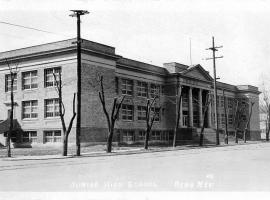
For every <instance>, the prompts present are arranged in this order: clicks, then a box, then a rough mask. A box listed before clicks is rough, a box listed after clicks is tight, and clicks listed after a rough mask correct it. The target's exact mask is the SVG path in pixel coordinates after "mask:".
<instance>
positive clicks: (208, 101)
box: [199, 94, 211, 146]
mask: <svg viewBox="0 0 270 200" xmlns="http://www.w3.org/2000/svg"><path fill="white" fill-rule="evenodd" d="M210 102H211V101H210V94H208V95H207V96H206V101H205V104H204V109H203V117H202V119H203V125H202V128H201V132H200V143H199V146H203V138H204V134H203V133H204V128H205V121H206V120H205V116H206V112H207V110H208V107H209V105H210Z"/></svg>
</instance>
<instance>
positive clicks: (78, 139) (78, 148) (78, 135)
mask: <svg viewBox="0 0 270 200" xmlns="http://www.w3.org/2000/svg"><path fill="white" fill-rule="evenodd" d="M71 11H72V12H73V14H71V15H70V16H71V17H77V42H76V43H77V125H76V155H77V156H80V155H81V71H82V70H81V69H82V66H81V43H82V41H81V19H80V17H81V15H85V14H88V13H89V12H88V11H87V10H71Z"/></svg>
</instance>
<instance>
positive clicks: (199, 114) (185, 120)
mask: <svg viewBox="0 0 270 200" xmlns="http://www.w3.org/2000/svg"><path fill="white" fill-rule="evenodd" d="M181 88H182V90H183V91H182V101H181V105H180V112H181V118H180V120H181V121H180V127H196V128H200V127H202V126H203V111H204V106H205V104H206V101H207V95H208V94H209V93H210V90H205V89H202V88H196V87H192V86H186V85H182V86H181ZM208 98H209V97H208ZM205 114H206V116H205V120H206V123H205V127H206V128H209V127H211V106H209V107H208V108H207V111H206V113H205Z"/></svg>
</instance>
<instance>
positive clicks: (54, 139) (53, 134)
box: [44, 130, 62, 143]
mask: <svg viewBox="0 0 270 200" xmlns="http://www.w3.org/2000/svg"><path fill="white" fill-rule="evenodd" d="M49 133H50V136H48V134H49ZM59 133H60V136H59ZM58 142H62V132H61V130H46V131H44V143H58Z"/></svg>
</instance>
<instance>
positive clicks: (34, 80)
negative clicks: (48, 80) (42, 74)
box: [22, 70, 38, 90]
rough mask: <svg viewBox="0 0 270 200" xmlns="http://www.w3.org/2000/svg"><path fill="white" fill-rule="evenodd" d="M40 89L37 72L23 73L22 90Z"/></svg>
mask: <svg viewBox="0 0 270 200" xmlns="http://www.w3.org/2000/svg"><path fill="white" fill-rule="evenodd" d="M37 87H38V77H37V70H35V71H30V72H23V73H22V89H23V90H27V89H33V88H37Z"/></svg>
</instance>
